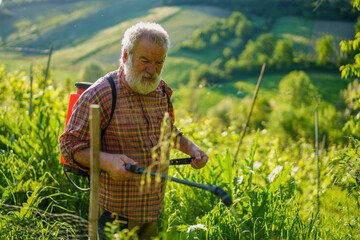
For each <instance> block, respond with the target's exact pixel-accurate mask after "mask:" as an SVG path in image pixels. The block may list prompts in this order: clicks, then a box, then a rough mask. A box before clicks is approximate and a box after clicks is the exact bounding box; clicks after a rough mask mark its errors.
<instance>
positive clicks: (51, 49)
mask: <svg viewBox="0 0 360 240" xmlns="http://www.w3.org/2000/svg"><path fill="white" fill-rule="evenodd" d="M52 51H53V46H51V47H50V50H49V56H48V61H47V65H46V70H45V76H44V87H43V90H44V92H45V89H46V81H47V78H48V74H49V68H50V60H51V55H52Z"/></svg>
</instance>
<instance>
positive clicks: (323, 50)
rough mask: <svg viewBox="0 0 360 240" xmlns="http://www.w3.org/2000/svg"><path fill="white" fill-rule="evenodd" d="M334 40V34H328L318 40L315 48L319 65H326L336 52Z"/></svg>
mask: <svg viewBox="0 0 360 240" xmlns="http://www.w3.org/2000/svg"><path fill="white" fill-rule="evenodd" d="M333 40H334V37H333V36H331V35H326V36H324V37H322V38H319V39H318V40H317V41H316V47H315V50H316V52H317V54H318V59H317V64H318V65H319V66H325V65H326V63H327V62H328V61H329V60H330V57H331V56H332V55H333V54H334V53H335V52H336V49H335V45H334V41H333Z"/></svg>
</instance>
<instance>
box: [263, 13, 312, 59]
mask: <svg viewBox="0 0 360 240" xmlns="http://www.w3.org/2000/svg"><path fill="white" fill-rule="evenodd" d="M312 28H313V21H311V20H306V19H302V18H299V17H293V16H288V17H280V18H278V19H277V20H276V22H275V24H274V26H273V28H272V29H271V31H270V32H271V33H272V34H274V37H275V38H276V39H289V40H291V41H293V43H294V45H293V47H294V51H295V52H296V54H299V53H301V52H302V53H307V52H308V49H309V46H310V43H311V33H312Z"/></svg>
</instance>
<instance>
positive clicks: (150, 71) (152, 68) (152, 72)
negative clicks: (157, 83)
mask: <svg viewBox="0 0 360 240" xmlns="http://www.w3.org/2000/svg"><path fill="white" fill-rule="evenodd" d="M155 71H156V68H155V65H154V64H151V65H149V66H148V67H147V68H146V72H147V73H150V74H154V73H155Z"/></svg>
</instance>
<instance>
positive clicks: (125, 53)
mask: <svg viewBox="0 0 360 240" xmlns="http://www.w3.org/2000/svg"><path fill="white" fill-rule="evenodd" d="M127 59H128V53H127V51H126V50H125V49H124V54H123V57H122V61H123V63H125V62H126V60H127Z"/></svg>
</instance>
